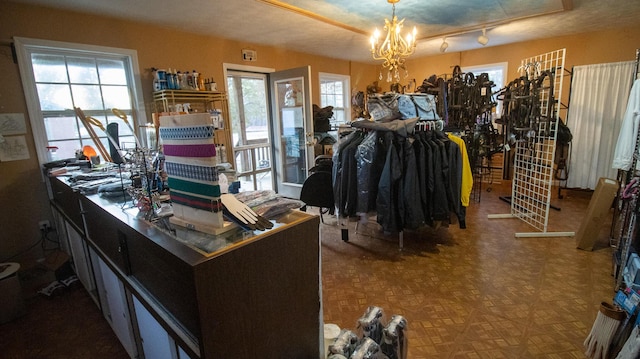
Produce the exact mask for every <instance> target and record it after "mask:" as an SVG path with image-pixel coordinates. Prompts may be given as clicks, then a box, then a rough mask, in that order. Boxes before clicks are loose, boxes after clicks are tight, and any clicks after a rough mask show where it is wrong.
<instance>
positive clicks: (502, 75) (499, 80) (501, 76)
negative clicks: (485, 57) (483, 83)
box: [462, 62, 508, 116]
mask: <svg viewBox="0 0 640 359" xmlns="http://www.w3.org/2000/svg"><path fill="white" fill-rule="evenodd" d="M507 65H508V63H507V62H499V63H495V64H486V65H478V66H467V67H465V68H463V69H462V71H463V72H472V73H473V74H474V75H475V76H478V75H480V74H481V73H487V74H488V75H489V80H491V81H493V83H494V85H493V89H492V92H493V93H496V92H498V91H500V89H502V88H503V87H504V86H505V85H506V84H507V83H506V76H507ZM494 100H495V98H494ZM497 102H498V105H497V106H496V114H497V115H498V116H500V114H502V101H497Z"/></svg>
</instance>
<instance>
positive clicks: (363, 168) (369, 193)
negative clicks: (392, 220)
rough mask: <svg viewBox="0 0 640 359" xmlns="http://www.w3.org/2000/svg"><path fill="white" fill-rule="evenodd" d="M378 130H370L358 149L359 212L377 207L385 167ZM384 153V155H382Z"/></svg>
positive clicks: (362, 212) (363, 212)
mask: <svg viewBox="0 0 640 359" xmlns="http://www.w3.org/2000/svg"><path fill="white" fill-rule="evenodd" d="M378 134H379V133H378V131H372V132H370V133H369V134H368V135H367V136H366V138H365V139H364V140H363V141H362V143H360V145H359V146H358V148H357V150H356V165H357V176H358V188H357V189H358V204H357V213H358V214H365V213H368V212H369V211H371V210H374V209H375V206H376V196H377V195H378V182H379V181H380V174H381V173H382V168H383V167H384V155H385V153H384V151H382V150H381V145H382V143H381V142H380V141H379V136H378ZM381 155H382V156H381Z"/></svg>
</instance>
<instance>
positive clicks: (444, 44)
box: [440, 37, 449, 52]
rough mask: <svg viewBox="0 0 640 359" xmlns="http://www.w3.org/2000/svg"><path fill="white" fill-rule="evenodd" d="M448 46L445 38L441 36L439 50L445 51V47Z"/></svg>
mask: <svg viewBox="0 0 640 359" xmlns="http://www.w3.org/2000/svg"><path fill="white" fill-rule="evenodd" d="M448 47H449V43H448V42H447V38H446V37H443V38H442V45H440V52H445V51H447V48H448Z"/></svg>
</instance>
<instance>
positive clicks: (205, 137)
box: [159, 114, 223, 227]
mask: <svg viewBox="0 0 640 359" xmlns="http://www.w3.org/2000/svg"><path fill="white" fill-rule="evenodd" d="M159 132H160V137H161V138H162V143H163V144H162V148H163V152H164V154H165V163H164V170H165V171H166V172H167V174H168V175H169V178H168V180H167V184H168V185H169V195H170V197H171V201H172V202H173V204H174V206H175V207H174V209H175V210H176V211H175V212H174V216H176V218H180V219H182V220H184V221H186V222H187V223H192V224H193V223H198V224H203V225H214V226H220V227H221V226H222V223H223V219H222V202H221V200H220V185H219V184H218V171H217V169H216V144H215V128H214V126H213V123H212V120H211V116H210V115H209V114H189V115H179V116H161V117H160V131H159ZM187 208H189V210H187ZM205 212H208V213H205Z"/></svg>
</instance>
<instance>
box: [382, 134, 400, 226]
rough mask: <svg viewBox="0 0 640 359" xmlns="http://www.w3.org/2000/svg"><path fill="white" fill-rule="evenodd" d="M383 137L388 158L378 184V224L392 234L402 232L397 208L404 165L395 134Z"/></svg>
mask: <svg viewBox="0 0 640 359" xmlns="http://www.w3.org/2000/svg"><path fill="white" fill-rule="evenodd" d="M383 136H384V146H385V149H386V157H385V162H384V168H383V169H382V173H381V175H380V182H379V183H378V197H377V199H376V210H377V222H378V223H379V224H380V225H381V226H382V229H383V231H385V232H387V233H392V232H398V231H400V230H402V227H401V225H400V223H399V218H398V206H397V204H398V183H399V181H400V178H401V177H402V164H401V161H400V158H401V156H400V154H399V149H398V147H397V144H395V143H394V135H393V133H391V132H385V133H384V135H383Z"/></svg>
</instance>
